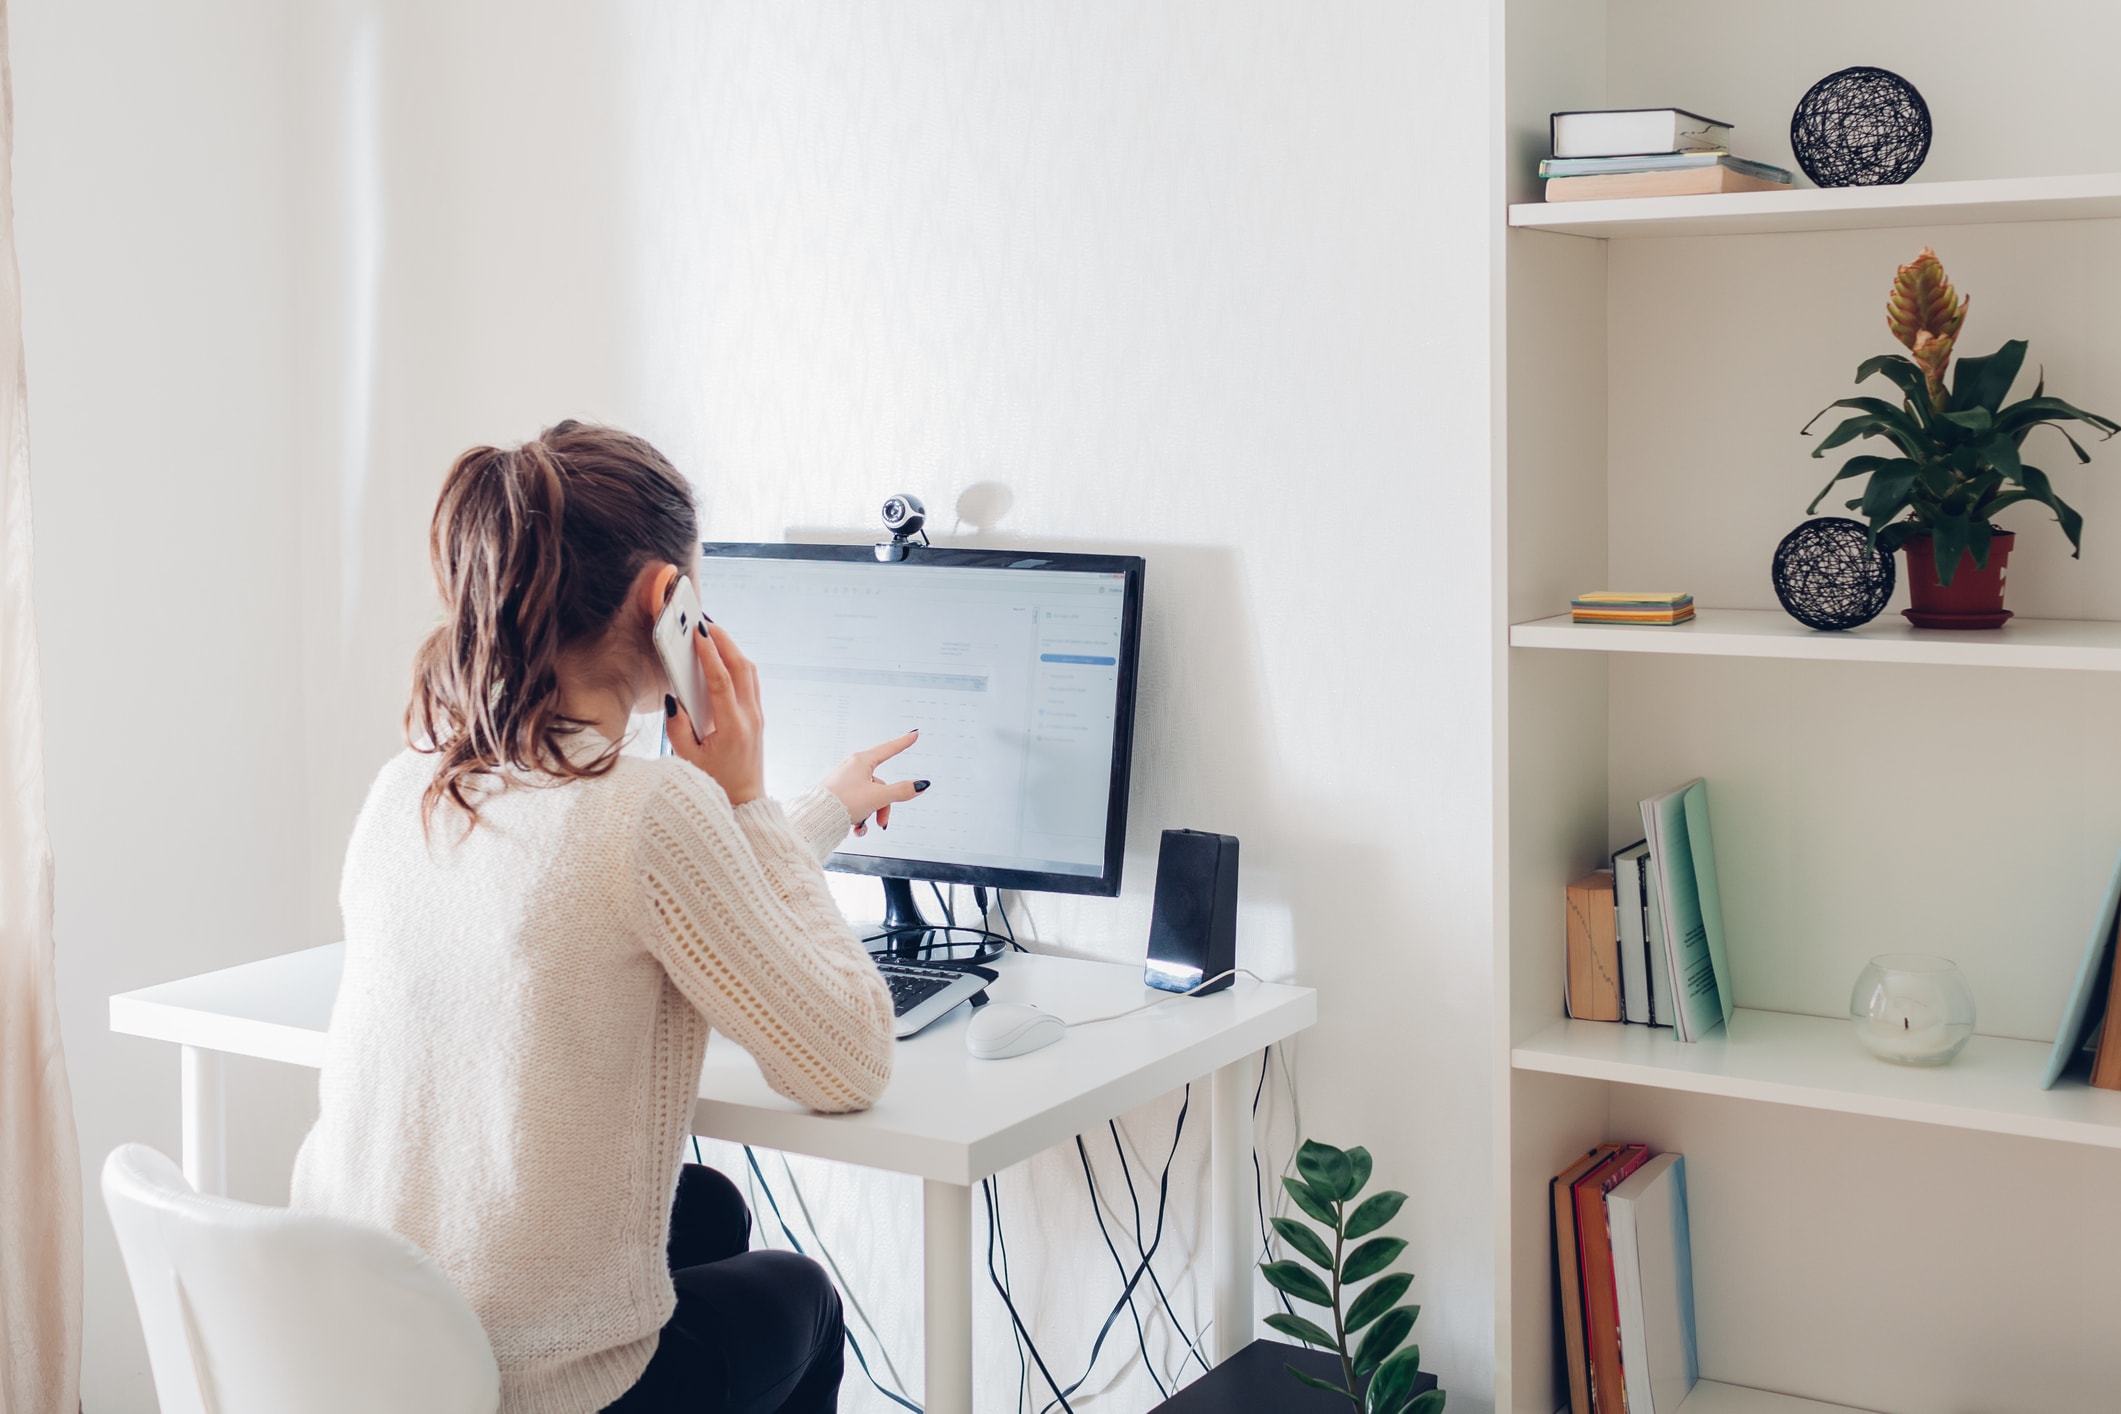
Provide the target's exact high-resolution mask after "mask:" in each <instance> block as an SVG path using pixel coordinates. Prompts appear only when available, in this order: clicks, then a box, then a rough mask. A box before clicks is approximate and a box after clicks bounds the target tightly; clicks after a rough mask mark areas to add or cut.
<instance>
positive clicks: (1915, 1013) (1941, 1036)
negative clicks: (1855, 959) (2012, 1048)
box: [1849, 952, 1974, 1065]
mask: <svg viewBox="0 0 2121 1414" xmlns="http://www.w3.org/2000/svg"><path fill="white" fill-rule="evenodd" d="M1849 1016H1850V1017H1851V1018H1853V1019H1854V1021H1855V1024H1856V1035H1857V1036H1858V1037H1860V1038H1861V1039H1862V1041H1863V1046H1864V1049H1865V1050H1867V1051H1869V1052H1870V1053H1871V1054H1872V1055H1874V1056H1877V1057H1878V1058H1879V1059H1880V1060H1889V1061H1893V1062H1894V1063H1896V1064H1899V1065H1943V1064H1944V1063H1945V1062H1946V1061H1949V1060H1950V1059H1951V1058H1952V1057H1954V1056H1956V1055H1958V1054H1959V1053H1960V1052H1961V1051H1963V1050H1965V1049H1966V1043H1967V1040H1968V1039H1969V1038H1970V1037H1971V1036H1972V1035H1973V1034H1974V994H1973V991H1972V990H1971V989H1970V988H1968V987H1967V985H1966V977H1965V974H1963V973H1961V972H1960V971H1959V967H1958V964H1957V963H1954V962H1953V961H1952V960H1951V959H1950V958H1945V957H1928V956H1926V955H1924V954H1922V953H1912V952H1889V953H1880V954H1879V955H1878V956H1876V957H1874V958H1872V959H1871V960H1870V963H1869V965H1868V966H1866V967H1865V968H1864V969H1863V971H1862V973H1861V974H1859V975H1858V976H1857V978H1856V990H1855V991H1854V992H1852V993H1850V994H1849Z"/></svg>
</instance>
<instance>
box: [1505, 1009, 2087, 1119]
mask: <svg viewBox="0 0 2121 1414" xmlns="http://www.w3.org/2000/svg"><path fill="white" fill-rule="evenodd" d="M2047 1056H2048V1047H2047V1046H2046V1045H2045V1044H2044V1043H2041V1042H2037V1041H2013V1040H2005V1039H2002V1038H1999V1037H1994V1036H1976V1037H1974V1038H1973V1040H1971V1041H1969V1042H1968V1043H1967V1047H1966V1050H1965V1051H1963V1052H1961V1053H1960V1055H1959V1057H1958V1059H1957V1060H1955V1061H1953V1062H1952V1063H1951V1064H1950V1065H1945V1066H1935V1067H1917V1066H1901V1065H1887V1064H1883V1063H1881V1062H1879V1061H1878V1060H1877V1059H1875V1058H1874V1057H1872V1056H1871V1055H1870V1054H1869V1053H1868V1052H1866V1051H1865V1050H1864V1049H1863V1048H1862V1047H1861V1046H1860V1045H1859V1044H1858V1043H1857V1041H1856V1034H1855V1031H1854V1029H1853V1028H1852V1027H1851V1026H1850V1025H1849V1023H1848V1021H1847V1019H1846V1018H1838V1017H1824V1016H1800V1015H1794V1014H1792V1013H1789V1012H1775V1011H1754V1010H1751V1009H1749V1008H1746V1007H1740V1008H1739V1009H1738V1010H1737V1011H1736V1012H1734V1013H1733V1014H1732V1016H1731V1020H1730V1024H1729V1025H1728V1027H1726V1028H1725V1029H1723V1030H1721V1031H1718V1032H1716V1033H1715V1034H1713V1035H1710V1036H1707V1037H1704V1038H1703V1039H1702V1040H1700V1041H1696V1042H1693V1043H1691V1044H1681V1043H1680V1042H1678V1041H1675V1040H1673V1039H1672V1033H1671V1031H1670V1030H1668V1029H1665V1028H1662V1027H1648V1026H1618V1025H1614V1024H1612V1023H1610V1022H1602V1021H1568V1020H1563V1021H1557V1022H1556V1023H1554V1025H1552V1026H1551V1027H1549V1028H1547V1029H1546V1030H1545V1031H1542V1032H1540V1033H1539V1034H1538V1035H1536V1036H1534V1037H1532V1038H1531V1039H1530V1040H1528V1041H1526V1042H1525V1043H1524V1044H1522V1045H1520V1046H1518V1047H1517V1048H1516V1049H1515V1050H1514V1051H1513V1052H1512V1053H1511V1063H1512V1064H1513V1065H1515V1066H1516V1068H1517V1069H1519V1070H1537V1071H1545V1072H1547V1073H1549V1074H1552V1075H1575V1076H1581V1077H1583V1078H1585V1079H1588V1080H1605V1081H1611V1082H1613V1083H1614V1084H1619V1085H1648V1086H1653V1087H1655V1088H1657V1089H1661V1090H1686V1091H1691V1092H1692V1093H1694V1094H1697V1095H1721V1096H1726V1097H1728V1098H1730V1099H1734V1100H1759V1101H1763V1102H1765V1103H1768V1104H1777V1105H1801V1106H1803V1107H1805V1108H1807V1109H1815V1110H1837V1111H1839V1112H1841V1113H1843V1114H1855V1115H1870V1116H1873V1117H1874V1118H1877V1119H1896V1120H1907V1121H1910V1122H1912V1123H1916V1124H1941V1125H1947V1126H1950V1127H1952V1128H1954V1129H1973V1130H1980V1131H1983V1132H1985V1133H1990V1134H2017V1135H2022V1136H2024V1137H2026V1138H2030V1139H2052V1140H2056V1141H2058V1142H2061V1143H2065V1144H2091V1145H2096V1146H2098V1147H2101V1148H2107V1149H2121V1091H2114V1090H2094V1089H2092V1088H2090V1087H2089V1086H2087V1085H2085V1084H2084V1083H2083V1082H2082V1081H2080V1080H2064V1081H2061V1082H2059V1083H2058V1084H2057V1085H2056V1087H2055V1088H2054V1089H2052V1090H2042V1089H2041V1088H2040V1075H2041V1070H2042V1067H2044V1066H2045V1065H2046V1063H2047Z"/></svg>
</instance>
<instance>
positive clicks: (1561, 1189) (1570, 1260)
mask: <svg viewBox="0 0 2121 1414" xmlns="http://www.w3.org/2000/svg"><path fill="white" fill-rule="evenodd" d="M1619 1152H1620V1146H1619V1145H1618V1144H1600V1145H1599V1146H1598V1147H1597V1148H1595V1149H1593V1150H1591V1151H1590V1152H1589V1153H1588V1154H1585V1155H1584V1156H1583V1157H1582V1158H1580V1159H1578V1160H1577V1161H1576V1162H1575V1163H1573V1164H1570V1165H1569V1166H1568V1167H1567V1168H1565V1169H1563V1170H1562V1171H1561V1172H1560V1173H1558V1174H1556V1175H1555V1176H1554V1179H1553V1181H1552V1183H1551V1184H1549V1187H1550V1188H1551V1189H1552V1190H1553V1192H1552V1196H1553V1200H1554V1265H1555V1269H1556V1272H1557V1274H1558V1275H1559V1277H1560V1280H1561V1346H1562V1359H1563V1360H1564V1361H1565V1362H1566V1363H1567V1364H1568V1367H1569V1414H1592V1411H1591V1366H1590V1356H1589V1347H1587V1346H1586V1345H1585V1344H1584V1335H1583V1282H1582V1280H1581V1278H1580V1277H1579V1276H1578V1273H1579V1271H1580V1270H1581V1268H1580V1267H1579V1265H1578V1257H1577V1250H1576V1180H1577V1179H1579V1178H1582V1177H1583V1176H1584V1175H1585V1174H1587V1173H1589V1172H1590V1171H1591V1170H1592V1169H1594V1168H1596V1167H1598V1166H1599V1165H1600V1164H1602V1163H1604V1162H1605V1161H1606V1160H1607V1159H1609V1158H1611V1157H1612V1156H1613V1155H1614V1154H1617V1153H1619Z"/></svg>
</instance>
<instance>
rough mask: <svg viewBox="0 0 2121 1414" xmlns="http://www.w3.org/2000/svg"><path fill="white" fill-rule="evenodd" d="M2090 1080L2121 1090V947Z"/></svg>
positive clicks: (2112, 977)
mask: <svg viewBox="0 0 2121 1414" xmlns="http://www.w3.org/2000/svg"><path fill="white" fill-rule="evenodd" d="M2091 1083H2092V1084H2093V1085H2095V1086H2097V1087H2098V1088H2099V1089H2101V1090H2121V947H2117V948H2115V949H2114V966H2113V971H2112V974H2111V977H2110V979H2109V981H2108V982H2107V985H2106V1020H2104V1021H2102V1022H2100V1023H2099V1049H2098V1050H2097V1051H2095V1052H2094V1053H2093V1054H2092V1075H2091Z"/></svg>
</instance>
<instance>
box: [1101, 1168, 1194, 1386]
mask: <svg viewBox="0 0 2121 1414" xmlns="http://www.w3.org/2000/svg"><path fill="white" fill-rule="evenodd" d="M1075 1156H1076V1157H1077V1158H1079V1159H1081V1160H1082V1161H1083V1182H1084V1184H1086V1185H1087V1186H1088V1187H1089V1189H1090V1216H1091V1217H1093V1218H1096V1219H1097V1235H1098V1236H1099V1237H1102V1238H1104V1239H1105V1250H1106V1251H1107V1252H1110V1253H1111V1254H1112V1267H1113V1270H1115V1271H1117V1272H1118V1273H1119V1277H1120V1280H1121V1281H1125V1280H1126V1279H1127V1264H1126V1263H1125V1262H1123V1261H1121V1260H1120V1255H1119V1247H1118V1246H1117V1245H1116V1244H1115V1243H1114V1242H1113V1241H1112V1234H1111V1233H1110V1232H1107V1231H1106V1230H1105V1210H1104V1206H1103V1204H1101V1203H1099V1202H1098V1198H1097V1178H1096V1176H1095V1175H1094V1174H1092V1173H1091V1172H1090V1150H1089V1148H1088V1147H1087V1146H1085V1145H1084V1143H1083V1136H1082V1135H1080V1134H1078V1135H1076V1136H1075ZM1127 1310H1128V1312H1129V1313H1130V1314H1131V1315H1132V1316H1133V1317H1134V1341H1135V1343H1136V1344H1137V1345H1139V1346H1140V1347H1141V1352H1142V1368H1143V1369H1145V1370H1147V1371H1148V1372H1149V1378H1150V1379H1151V1380H1154V1381H1155V1383H1156V1396H1157V1398H1158V1399H1169V1398H1170V1397H1171V1391H1170V1390H1168V1389H1166V1388H1164V1382H1163V1380H1162V1379H1161V1378H1160V1377H1159V1376H1158V1375H1157V1373H1156V1361H1155V1359H1154V1357H1152V1356H1151V1355H1150V1354H1149V1333H1148V1331H1147V1330H1145V1329H1143V1327H1142V1313H1141V1311H1140V1309H1139V1308H1138V1307H1136V1306H1135V1304H1134V1298H1133V1297H1132V1296H1129V1297H1128V1298H1127ZM1181 1334H1183V1332H1181Z"/></svg>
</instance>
